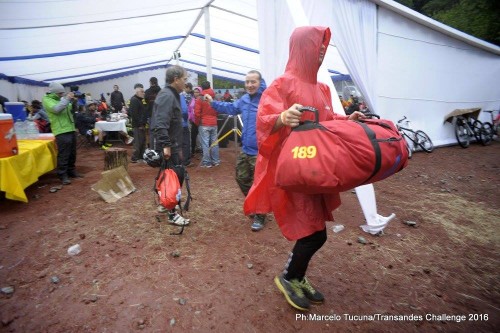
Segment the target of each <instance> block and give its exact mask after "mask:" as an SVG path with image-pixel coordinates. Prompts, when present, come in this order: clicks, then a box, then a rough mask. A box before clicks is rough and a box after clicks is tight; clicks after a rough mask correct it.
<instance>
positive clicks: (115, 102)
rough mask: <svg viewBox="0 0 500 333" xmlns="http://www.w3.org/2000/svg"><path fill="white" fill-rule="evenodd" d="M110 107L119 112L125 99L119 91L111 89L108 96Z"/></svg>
mask: <svg viewBox="0 0 500 333" xmlns="http://www.w3.org/2000/svg"><path fill="white" fill-rule="evenodd" d="M110 101H111V107H113V108H114V109H115V111H116V112H120V111H121V110H122V108H123V105H124V104H125V99H124V98H123V94H122V92H121V91H113V92H112V93H111V96H110Z"/></svg>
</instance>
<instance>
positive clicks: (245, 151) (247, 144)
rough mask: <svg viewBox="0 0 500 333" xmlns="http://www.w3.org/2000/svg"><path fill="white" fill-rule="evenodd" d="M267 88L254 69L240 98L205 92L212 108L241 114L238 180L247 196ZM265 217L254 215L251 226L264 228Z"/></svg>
mask: <svg viewBox="0 0 500 333" xmlns="http://www.w3.org/2000/svg"><path fill="white" fill-rule="evenodd" d="M264 89H266V82H265V81H264V79H263V78H262V75H261V74H260V72H258V71H256V70H251V71H250V72H248V73H247V75H246V77H245V90H246V92H247V93H246V94H245V95H243V96H242V97H241V98H240V99H238V100H237V101H235V102H219V101H214V100H213V98H212V96H210V95H208V94H207V95H205V99H206V100H207V101H208V102H210V103H211V106H212V108H214V109H215V110H216V111H217V112H219V113H226V114H230V115H233V116H237V115H239V114H241V120H242V122H243V131H242V133H241V142H242V152H241V154H240V155H239V156H238V161H237V162H236V182H237V183H238V185H239V187H240V189H241V191H242V192H243V194H245V196H246V195H247V194H248V191H249V190H250V187H252V183H253V174H254V170H255V162H256V160H257V136H256V122H257V108H258V106H259V102H260V97H261V96H262V93H263V92H264ZM265 221H266V215H264V214H256V215H254V218H253V224H252V230H253V231H259V230H261V229H262V228H263V227H264V224H265Z"/></svg>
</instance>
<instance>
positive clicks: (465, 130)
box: [455, 116, 470, 148]
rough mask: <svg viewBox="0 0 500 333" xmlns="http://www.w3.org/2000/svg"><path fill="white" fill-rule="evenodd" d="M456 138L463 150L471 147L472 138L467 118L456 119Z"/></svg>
mask: <svg viewBox="0 0 500 333" xmlns="http://www.w3.org/2000/svg"><path fill="white" fill-rule="evenodd" d="M455 137H456V138H457V141H458V144H459V145H460V147H462V148H467V147H469V144H470V136H469V126H468V125H467V123H466V121H465V118H464V117H462V116H458V117H457V118H456V119H455Z"/></svg>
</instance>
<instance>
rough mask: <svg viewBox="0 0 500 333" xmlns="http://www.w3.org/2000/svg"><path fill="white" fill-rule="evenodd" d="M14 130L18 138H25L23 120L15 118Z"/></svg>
mask: <svg viewBox="0 0 500 333" xmlns="http://www.w3.org/2000/svg"><path fill="white" fill-rule="evenodd" d="M14 131H15V132H16V137H17V139H18V140H23V139H26V136H27V135H26V127H25V124H24V121H21V120H19V119H18V120H16V122H15V124H14Z"/></svg>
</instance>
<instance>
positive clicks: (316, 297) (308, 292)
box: [299, 276, 325, 304]
mask: <svg viewBox="0 0 500 333" xmlns="http://www.w3.org/2000/svg"><path fill="white" fill-rule="evenodd" d="M299 285H300V288H302V291H303V292H304V295H305V296H306V297H307V299H308V300H310V301H311V302H313V303H318V304H321V303H323V302H324V301H325V297H324V296H323V294H322V293H320V292H319V291H317V290H316V289H314V287H313V286H312V284H311V283H310V282H309V280H308V279H307V278H306V277H305V276H304V278H303V279H302V281H300V282H299Z"/></svg>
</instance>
